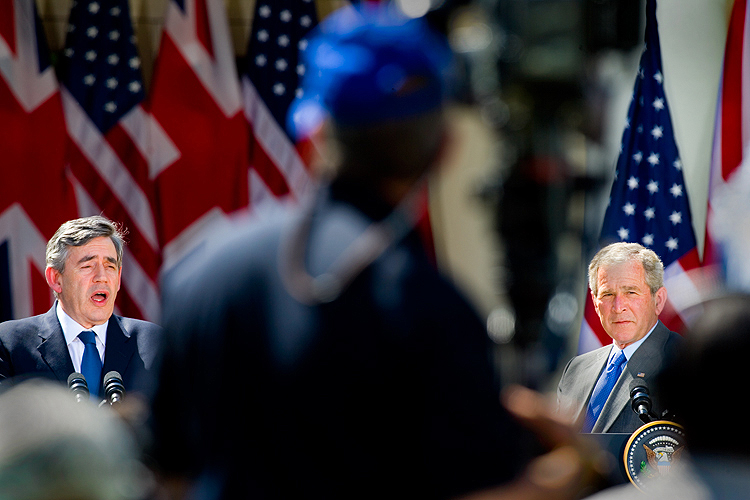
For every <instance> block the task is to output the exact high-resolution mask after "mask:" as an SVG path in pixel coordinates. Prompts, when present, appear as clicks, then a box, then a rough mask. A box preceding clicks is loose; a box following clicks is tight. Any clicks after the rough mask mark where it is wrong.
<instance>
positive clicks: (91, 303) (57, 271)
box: [0, 216, 161, 400]
mask: <svg viewBox="0 0 750 500" xmlns="http://www.w3.org/2000/svg"><path fill="white" fill-rule="evenodd" d="M124 246H125V243H124V240H123V233H122V231H121V230H120V228H119V227H118V226H117V225H116V224H115V223H114V222H112V221H110V220H109V219H107V218H105V217H102V216H92V217H84V218H80V219H75V220H70V221H67V222H65V223H64V224H62V225H61V226H60V228H59V229H58V230H57V232H55V234H54V235H53V236H52V238H51V239H50V240H49V242H48V243H47V254H46V261H47V267H46V269H45V277H46V279H47V284H48V285H49V287H50V288H51V289H52V292H53V293H54V295H55V298H56V299H57V300H56V301H55V304H54V305H53V306H52V308H51V309H50V310H49V311H48V312H46V313H44V314H41V315H38V316H33V317H30V318H24V319H18V320H12V321H6V322H4V323H2V324H0V383H5V381H6V380H7V379H11V378H28V377H45V378H50V379H56V380H59V381H61V382H64V383H65V382H67V380H68V377H69V376H70V375H71V374H72V373H74V372H79V373H82V374H83V375H84V377H85V378H86V382H87V384H88V387H89V390H90V392H91V398H92V399H94V400H98V399H99V398H101V397H102V396H103V390H102V389H103V388H102V377H103V376H104V375H105V374H106V373H108V372H110V371H116V372H118V373H119V374H120V375H121V377H122V380H123V385H124V387H125V390H126V391H131V390H134V389H135V390H145V388H146V384H147V383H148V379H147V375H148V372H149V370H150V368H151V365H152V363H153V360H154V357H155V355H156V351H157V349H158V344H159V341H160V337H161V328H160V327H159V326H157V325H155V324H153V323H150V322H147V321H142V320H136V319H131V318H123V317H120V316H116V315H114V314H113V312H114V307H115V298H116V297H117V292H118V291H119V289H120V278H121V274H122V255H123V248H124Z"/></svg>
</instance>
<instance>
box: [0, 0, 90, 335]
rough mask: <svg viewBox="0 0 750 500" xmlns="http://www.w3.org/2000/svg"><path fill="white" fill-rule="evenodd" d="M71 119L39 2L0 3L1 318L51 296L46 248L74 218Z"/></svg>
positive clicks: (39, 305)
mask: <svg viewBox="0 0 750 500" xmlns="http://www.w3.org/2000/svg"><path fill="white" fill-rule="evenodd" d="M65 143H66V134H65V122H64V119H63V108H62V103H61V99H60V92H59V89H58V84H57V80H56V78H55V73H54V70H53V68H52V66H51V65H50V57H49V50H48V47H47V42H46V39H45V37H44V31H43V30H42V27H41V23H40V21H39V17H38V15H37V11H36V3H35V2H34V0H4V1H2V2H0V151H2V155H3V159H2V172H3V179H2V182H0V321H1V320H6V319H10V318H20V317H24V316H31V315H34V314H40V313H42V312H44V311H46V310H47V309H49V308H50V306H51V304H52V294H51V292H50V290H49V287H48V286H47V284H46V281H45V278H44V269H45V259H44V253H45V246H46V244H47V240H48V239H49V238H50V237H51V236H52V235H53V234H54V232H55V231H56V230H57V228H58V226H59V225H60V224H62V223H63V222H64V221H65V220H68V219H72V218H75V216H76V208H75V201H74V198H73V188H72V185H71V183H70V182H69V181H68V178H67V176H66V173H65V158H64V156H65Z"/></svg>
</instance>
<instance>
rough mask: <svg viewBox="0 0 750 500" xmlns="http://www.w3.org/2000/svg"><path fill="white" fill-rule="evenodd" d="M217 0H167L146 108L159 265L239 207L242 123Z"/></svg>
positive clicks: (243, 197)
mask: <svg viewBox="0 0 750 500" xmlns="http://www.w3.org/2000/svg"><path fill="white" fill-rule="evenodd" d="M229 33H230V32H229V24H228V21H227V15H226V10H225V6H224V2H223V1H222V0H170V2H169V3H168V5H167V12H166V15H165V22H164V29H163V31H162V36H161V45H160V47H159V52H158V56H157V59H156V63H155V68H154V74H153V79H152V82H151V89H150V94H149V98H148V110H149V112H150V113H151V115H152V117H153V120H154V122H153V123H154V124H155V128H158V129H159V130H160V131H163V133H164V134H165V137H164V140H163V141H159V142H158V143H154V144H153V145H152V148H153V152H152V153H153V154H154V155H155V157H158V158H159V161H158V162H156V163H155V168H154V169H153V171H152V172H151V175H152V177H153V179H154V182H155V189H156V198H157V210H156V212H157V214H158V215H157V227H158V228H159V241H160V242H161V245H162V258H163V261H162V270H165V269H168V268H169V267H171V266H172V265H173V264H174V263H175V262H176V261H177V260H179V259H180V257H181V256H182V255H184V254H185V253H186V252H189V251H190V250H191V249H193V248H195V246H196V245H198V244H200V242H201V241H203V240H204V238H205V230H207V229H208V228H209V227H211V226H213V225H214V224H215V223H220V222H221V221H223V220H225V218H226V217H227V215H228V214H231V213H233V212H237V211H241V210H246V209H247V204H248V194H247V191H248V182H247V123H246V122H245V118H244V116H243V113H242V98H241V94H240V85H239V79H238V76H237V67H236V62H235V57H234V51H233V49H232V44H231V40H230V36H229Z"/></svg>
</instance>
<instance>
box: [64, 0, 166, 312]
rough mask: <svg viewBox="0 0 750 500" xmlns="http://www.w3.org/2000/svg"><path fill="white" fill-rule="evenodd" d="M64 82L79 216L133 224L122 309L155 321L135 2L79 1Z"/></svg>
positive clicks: (154, 260)
mask: <svg viewBox="0 0 750 500" xmlns="http://www.w3.org/2000/svg"><path fill="white" fill-rule="evenodd" d="M60 83H61V85H62V89H61V92H62V97H63V105H64V109H65V120H66V123H67V128H68V134H69V136H70V144H69V149H68V157H67V159H68V162H69V165H70V171H71V177H72V180H73V183H74V185H75V191H76V200H77V203H78V211H79V214H80V215H81V216H86V215H92V214H99V213H103V214H104V215H106V216H107V217H109V218H110V219H112V220H115V221H118V222H120V223H122V224H123V225H124V226H125V227H126V228H127V229H128V231H129V233H128V240H129V241H128V246H127V249H126V253H125V255H124V257H123V278H122V288H121V290H120V293H119V294H118V309H119V310H120V312H121V313H123V314H125V315H127V316H134V317H140V318H146V319H150V320H155V319H156V318H157V316H158V307H157V305H158V303H159V300H158V291H157V286H156V282H157V276H158V273H159V265H160V246H159V241H158V233H157V221H156V219H155V216H154V207H155V195H154V190H153V183H152V176H153V169H154V164H153V161H152V159H151V158H150V154H151V153H150V146H151V140H152V138H151V136H150V134H149V131H150V129H151V128H152V127H150V124H151V120H150V118H149V117H148V116H147V114H146V112H145V111H144V109H143V106H142V102H143V100H144V98H145V92H144V88H143V79H142V76H141V61H140V58H139V56H138V51H137V49H136V45H135V36H134V34H133V27H132V24H131V20H130V11H129V7H128V1H127V0H78V1H76V2H73V6H72V8H71V11H70V17H69V21H68V33H67V37H66V41H65V48H64V51H63V57H62V59H61V62H60Z"/></svg>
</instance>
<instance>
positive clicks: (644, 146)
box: [578, 0, 700, 353]
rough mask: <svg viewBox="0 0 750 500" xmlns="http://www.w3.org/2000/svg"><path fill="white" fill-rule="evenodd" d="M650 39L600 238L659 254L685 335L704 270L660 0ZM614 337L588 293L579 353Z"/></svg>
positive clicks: (670, 323) (668, 315)
mask: <svg viewBox="0 0 750 500" xmlns="http://www.w3.org/2000/svg"><path fill="white" fill-rule="evenodd" d="M645 42H646V46H645V49H644V51H643V54H642V55H641V61H640V67H639V70H638V75H637V77H636V80H635V89H634V91H633V98H632V100H631V102H630V109H629V111H628V117H627V122H626V124H625V131H624V132H623V135H622V144H621V149H620V154H619V157H618V159H617V167H616V170H615V180H614V183H613V185H612V191H611V193H610V199H609V205H608V207H607V210H606V212H605V214H604V224H603V227H602V233H601V243H602V245H606V244H608V243H612V242H614V241H628V242H636V243H640V244H642V245H644V246H646V247H648V248H650V249H652V250H653V251H654V252H656V254H657V255H658V256H659V257H660V258H661V260H662V262H663V263H664V268H665V271H664V281H665V286H666V288H667V295H668V299H667V305H666V306H665V308H664V310H663V311H662V313H661V316H660V319H661V320H662V322H663V323H664V324H665V325H666V326H667V327H668V328H670V329H671V330H673V331H678V332H679V331H681V330H682V329H683V327H684V322H685V319H686V318H685V317H683V315H682V314H683V312H684V310H685V309H686V307H687V306H689V305H692V302H691V301H690V300H686V301H685V302H684V303H683V302H681V298H683V297H685V298H687V297H689V296H691V294H689V293H686V290H690V289H695V284H694V283H693V282H692V280H691V279H690V278H689V276H688V275H687V273H686V271H688V270H691V269H695V268H697V267H699V265H700V259H699V257H698V250H697V245H696V240H695V233H694V231H693V225H692V221H691V216H690V205H689V203H688V196H687V188H686V185H685V180H684V178H683V174H682V162H681V161H680V155H679V152H678V150H677V143H676V142H675V138H674V133H673V130H672V119H671V117H670V114H669V106H668V105H667V98H666V95H665V93H664V73H663V71H662V64H661V52H660V47H659V31H658V25H657V21H656V0H648V2H647V4H646V34H645ZM694 291H695V294H697V290H694ZM693 296H694V294H693ZM611 342H612V339H611V338H610V337H609V336H608V335H607V333H606V332H605V331H604V329H603V328H602V326H601V323H600V321H599V318H598V317H597V315H596V312H595V310H594V305H593V302H592V301H591V297H590V295H588V297H587V302H586V306H585V311H584V321H583V324H582V326H581V335H580V338H579V344H578V351H579V353H583V352H586V351H590V350H592V349H595V348H597V347H601V346H602V345H605V344H609V343H611Z"/></svg>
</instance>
